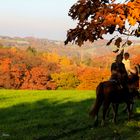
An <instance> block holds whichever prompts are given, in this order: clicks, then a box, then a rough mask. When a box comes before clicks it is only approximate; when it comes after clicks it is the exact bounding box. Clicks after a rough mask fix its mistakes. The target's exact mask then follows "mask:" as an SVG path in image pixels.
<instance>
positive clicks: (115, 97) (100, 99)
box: [89, 66, 139, 125]
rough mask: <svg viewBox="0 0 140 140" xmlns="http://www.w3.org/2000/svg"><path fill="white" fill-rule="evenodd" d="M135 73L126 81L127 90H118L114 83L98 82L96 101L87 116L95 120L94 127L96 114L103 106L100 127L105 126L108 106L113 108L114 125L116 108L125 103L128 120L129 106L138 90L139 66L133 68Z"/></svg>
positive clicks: (96, 119) (129, 114)
mask: <svg viewBox="0 0 140 140" xmlns="http://www.w3.org/2000/svg"><path fill="white" fill-rule="evenodd" d="M135 69H136V73H135V74H132V75H131V77H130V78H129V81H128V90H127V89H125V88H120V87H119V85H118V84H117V82H116V81H111V80H108V81H103V82H100V83H99V85H98V86H97V88H96V100H95V103H94V106H93V107H92V109H91V111H90V112H89V115H90V116H92V117H93V118H95V125H98V112H99V109H100V107H101V106H103V118H102V123H101V125H104V124H105V117H106V113H107V111H108V109H109V106H110V104H112V107H113V112H114V115H113V122H114V123H116V117H117V112H118V106H119V104H121V103H126V105H127V110H128V120H130V116H131V111H132V109H131V107H130V106H131V105H132V106H133V104H134V102H133V100H134V97H135V96H136V95H137V94H138V88H139V75H138V74H139V66H135Z"/></svg>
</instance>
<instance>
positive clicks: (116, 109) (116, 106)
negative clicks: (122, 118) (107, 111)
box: [112, 104, 119, 123]
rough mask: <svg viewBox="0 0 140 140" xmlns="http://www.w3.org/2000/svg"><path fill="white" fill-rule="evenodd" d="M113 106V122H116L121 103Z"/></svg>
mask: <svg viewBox="0 0 140 140" xmlns="http://www.w3.org/2000/svg"><path fill="white" fill-rule="evenodd" d="M112 107H113V122H114V123H116V118H117V114H118V107H119V104H112Z"/></svg>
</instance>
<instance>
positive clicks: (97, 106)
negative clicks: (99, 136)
mask: <svg viewBox="0 0 140 140" xmlns="http://www.w3.org/2000/svg"><path fill="white" fill-rule="evenodd" d="M103 90H104V89H103V82H101V83H100V84H99V85H98V86H97V88H96V101H95V104H94V105H93V106H92V108H91V111H90V112H89V115H90V116H92V117H93V118H94V117H95V116H96V115H97V113H98V111H99V109H100V107H101V105H102V103H103V99H104V94H103Z"/></svg>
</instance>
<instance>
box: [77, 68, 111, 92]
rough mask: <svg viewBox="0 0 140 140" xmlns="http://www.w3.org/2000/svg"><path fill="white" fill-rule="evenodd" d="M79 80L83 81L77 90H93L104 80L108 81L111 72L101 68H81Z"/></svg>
mask: <svg viewBox="0 0 140 140" xmlns="http://www.w3.org/2000/svg"><path fill="white" fill-rule="evenodd" d="M77 75H78V78H79V80H80V81H81V83H80V85H79V86H78V87H77V89H80V90H87V89H88V90H91V89H96V87H97V84H98V83H99V82H101V81H103V80H108V79H109V75H110V72H109V70H107V69H99V68H80V69H79V70H78V73H77Z"/></svg>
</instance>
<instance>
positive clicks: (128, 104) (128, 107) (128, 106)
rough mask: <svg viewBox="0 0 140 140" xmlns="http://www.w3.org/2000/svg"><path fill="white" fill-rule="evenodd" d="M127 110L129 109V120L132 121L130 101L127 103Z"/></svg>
mask: <svg viewBox="0 0 140 140" xmlns="http://www.w3.org/2000/svg"><path fill="white" fill-rule="evenodd" d="M127 110H128V120H129V121H130V118H131V109H130V102H128V103H127Z"/></svg>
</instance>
